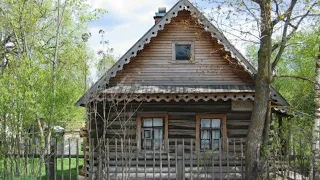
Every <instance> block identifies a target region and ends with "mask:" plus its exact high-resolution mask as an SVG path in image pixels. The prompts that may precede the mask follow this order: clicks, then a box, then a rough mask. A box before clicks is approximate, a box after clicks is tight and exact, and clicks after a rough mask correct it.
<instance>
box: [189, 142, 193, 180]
mask: <svg viewBox="0 0 320 180" xmlns="http://www.w3.org/2000/svg"><path fill="white" fill-rule="evenodd" d="M192 170H193V139H190V180H192V179H193V171H192Z"/></svg>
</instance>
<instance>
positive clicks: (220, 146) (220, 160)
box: [219, 138, 222, 180]
mask: <svg viewBox="0 0 320 180" xmlns="http://www.w3.org/2000/svg"><path fill="white" fill-rule="evenodd" d="M219 163H220V164H219V169H220V180H222V142H221V138H220V140H219Z"/></svg>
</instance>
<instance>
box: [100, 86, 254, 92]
mask: <svg viewBox="0 0 320 180" xmlns="http://www.w3.org/2000/svg"><path fill="white" fill-rule="evenodd" d="M254 92H255V88H254V85H201V86H200V85H193V86H190V85H187V86H181V85H179V86H177V85H150V86H145V85H143V86H140V85H133V86H114V87H110V88H108V89H105V90H103V91H101V92H100V93H102V94H194V93H200V94H202V93H254Z"/></svg>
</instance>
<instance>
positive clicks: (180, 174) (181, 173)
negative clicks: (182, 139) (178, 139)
mask: <svg viewBox="0 0 320 180" xmlns="http://www.w3.org/2000/svg"><path fill="white" fill-rule="evenodd" d="M183 153H184V147H183V145H181V144H179V145H178V149H177V156H178V162H177V180H184V179H185V177H184V176H185V175H184V174H185V173H184V169H185V168H184V161H183Z"/></svg>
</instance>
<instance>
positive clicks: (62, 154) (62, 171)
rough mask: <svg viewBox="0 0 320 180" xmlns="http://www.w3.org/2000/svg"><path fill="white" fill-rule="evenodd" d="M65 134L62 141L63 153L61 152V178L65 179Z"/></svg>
mask: <svg viewBox="0 0 320 180" xmlns="http://www.w3.org/2000/svg"><path fill="white" fill-rule="evenodd" d="M63 158H64V136H62V141H61V154H60V159H61V180H63V179H64V170H63V169H64V167H63V163H64V159H63Z"/></svg>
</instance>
